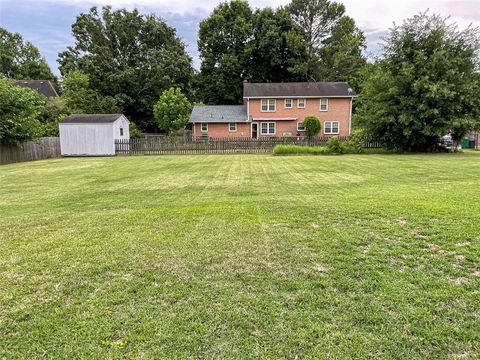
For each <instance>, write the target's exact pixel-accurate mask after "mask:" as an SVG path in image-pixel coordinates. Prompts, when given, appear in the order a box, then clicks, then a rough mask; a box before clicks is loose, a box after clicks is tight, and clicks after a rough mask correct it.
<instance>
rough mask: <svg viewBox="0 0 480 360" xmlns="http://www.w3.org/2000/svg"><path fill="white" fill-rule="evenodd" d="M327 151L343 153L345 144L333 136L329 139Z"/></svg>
mask: <svg viewBox="0 0 480 360" xmlns="http://www.w3.org/2000/svg"><path fill="white" fill-rule="evenodd" d="M327 151H328V152H329V153H331V154H342V153H343V146H342V143H341V142H340V140H338V137H336V136H332V137H330V138H329V139H328V141H327Z"/></svg>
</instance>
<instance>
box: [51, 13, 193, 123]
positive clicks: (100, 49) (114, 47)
mask: <svg viewBox="0 0 480 360" xmlns="http://www.w3.org/2000/svg"><path fill="white" fill-rule="evenodd" d="M72 32H73V36H74V38H75V45H74V46H73V47H68V48H67V50H66V51H64V52H62V53H60V54H59V60H58V61H59V63H60V71H61V73H62V74H64V75H65V74H67V73H69V72H70V71H71V70H80V71H81V72H82V73H84V74H86V75H88V77H89V79H90V84H89V86H90V87H91V88H92V89H93V90H95V91H97V92H98V93H99V94H100V95H101V96H110V97H113V98H115V102H116V103H117V104H118V105H119V106H120V107H121V109H122V111H123V112H124V113H125V114H126V115H127V116H128V117H129V118H131V119H133V120H135V122H137V123H138V124H139V125H140V126H141V128H142V129H144V130H148V131H155V130H156V129H157V127H156V123H155V121H154V119H153V113H152V111H153V104H154V103H155V101H156V100H157V99H158V98H159V97H160V95H161V93H162V91H163V90H165V89H168V88H170V87H172V86H175V87H180V88H182V89H184V90H187V89H188V88H189V84H190V81H191V77H192V74H193V68H192V65H191V58H190V56H188V54H187V53H186V50H185V45H184V44H183V42H182V41H181V40H180V39H179V38H178V36H177V35H176V32H175V29H173V28H171V27H169V26H167V24H166V23H165V22H164V21H163V20H161V19H159V18H157V17H156V16H155V15H153V14H150V15H141V14H140V13H139V12H138V11H137V10H133V11H127V10H125V9H121V10H116V11H113V10H112V9H111V7H108V6H107V7H103V8H102V11H101V13H99V11H98V10H97V8H96V7H93V8H91V9H90V12H89V13H86V14H80V15H79V16H78V17H77V20H76V22H75V23H74V24H73V26H72Z"/></svg>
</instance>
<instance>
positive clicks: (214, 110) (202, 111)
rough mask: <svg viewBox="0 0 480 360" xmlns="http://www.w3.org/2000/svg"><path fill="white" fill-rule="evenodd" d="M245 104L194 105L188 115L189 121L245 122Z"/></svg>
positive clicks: (246, 118)
mask: <svg viewBox="0 0 480 360" xmlns="http://www.w3.org/2000/svg"><path fill="white" fill-rule="evenodd" d="M247 120H248V117H247V106H246V105H196V106H194V107H193V110H192V114H191V115H190V122H191V123H193V122H195V123H198V122H208V123H227V122H247Z"/></svg>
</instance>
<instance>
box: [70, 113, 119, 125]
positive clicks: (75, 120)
mask: <svg viewBox="0 0 480 360" xmlns="http://www.w3.org/2000/svg"><path fill="white" fill-rule="evenodd" d="M122 116H123V114H73V115H70V116H69V117H67V118H66V119H65V120H63V121H62V124H69V123H72V124H79V123H81V124H93V123H110V122H114V121H115V120H117V119H118V118H119V117H122Z"/></svg>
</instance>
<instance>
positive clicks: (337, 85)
mask: <svg viewBox="0 0 480 360" xmlns="http://www.w3.org/2000/svg"><path fill="white" fill-rule="evenodd" d="M355 95H356V93H355V91H353V89H352V88H351V87H350V86H349V85H348V84H347V83H346V82H285V83H249V82H244V83H243V97H244V98H251V97H270V96H272V97H279V96H280V97H288V96H291V97H302V96H304V97H317V96H318V97H323V96H325V97H326V96H337V97H353V96H355Z"/></svg>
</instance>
